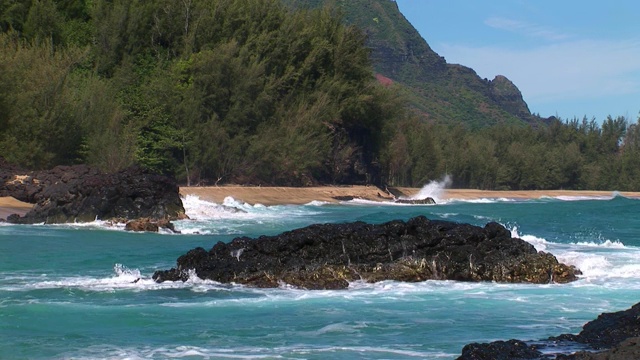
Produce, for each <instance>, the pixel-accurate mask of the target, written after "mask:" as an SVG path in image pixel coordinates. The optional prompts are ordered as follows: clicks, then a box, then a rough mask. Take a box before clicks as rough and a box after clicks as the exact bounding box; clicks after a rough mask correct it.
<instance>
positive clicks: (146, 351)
mask: <svg viewBox="0 0 640 360" xmlns="http://www.w3.org/2000/svg"><path fill="white" fill-rule="evenodd" d="M327 353H330V355H328V354H327ZM367 354H369V355H370V356H372V357H379V356H381V355H384V356H390V357H393V358H418V359H437V358H452V357H454V356H456V355H459V354H455V353H446V352H442V351H437V350H431V351H429V350H426V351H418V350H408V349H406V348H396V347H393V346H334V345H310V344H309V345H304V344H300V345H292V346H275V347H259V346H236V347H233V348H227V349H225V348H223V347H222V348H221V347H220V346H215V347H204V346H185V345H177V346H171V345H164V346H158V347H149V346H145V347H142V348H140V347H121V346H116V345H113V346H110V345H95V346H89V347H86V348H83V349H80V350H76V351H72V352H67V353H66V354H64V355H63V356H62V357H61V358H64V359H66V358H73V359H79V360H81V359H96V358H99V359H106V360H110V359H157V358H163V359H164V358H171V359H182V358H194V357H197V358H203V359H273V358H290V357H294V358H299V357H301V356H302V357H303V358H308V357H318V356H320V357H324V356H329V357H334V356H357V357H362V356H365V357H366V356H367Z"/></svg>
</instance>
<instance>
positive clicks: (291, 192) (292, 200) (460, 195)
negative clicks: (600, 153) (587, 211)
mask: <svg viewBox="0 0 640 360" xmlns="http://www.w3.org/2000/svg"><path fill="white" fill-rule="evenodd" d="M395 189H397V190H399V191H400V192H402V193H404V194H405V195H407V196H412V195H414V194H417V193H418V192H419V191H420V189H419V188H395ZM180 194H181V195H182V196H186V195H196V196H198V197H199V198H200V199H202V200H206V201H211V202H215V203H219V204H220V203H222V202H223V201H224V198H225V197H227V196H231V197H233V198H234V199H236V200H239V201H243V202H246V203H250V204H263V205H278V204H292V205H299V204H307V203H309V202H311V201H326V202H337V201H338V200H336V197H354V198H361V199H365V200H372V201H391V200H393V198H392V197H391V196H390V195H389V194H387V193H386V192H385V191H383V190H381V189H379V188H377V187H375V186H318V187H306V188H288V187H245V186H219V187H181V188H180ZM620 194H621V195H623V196H626V197H640V192H621V193H620ZM612 195H613V191H574V190H536V191H487V190H474V189H444V190H442V192H441V193H440V195H439V196H438V197H439V199H440V200H452V199H460V200H470V199H483V198H509V199H539V198H542V197H610V196H612Z"/></svg>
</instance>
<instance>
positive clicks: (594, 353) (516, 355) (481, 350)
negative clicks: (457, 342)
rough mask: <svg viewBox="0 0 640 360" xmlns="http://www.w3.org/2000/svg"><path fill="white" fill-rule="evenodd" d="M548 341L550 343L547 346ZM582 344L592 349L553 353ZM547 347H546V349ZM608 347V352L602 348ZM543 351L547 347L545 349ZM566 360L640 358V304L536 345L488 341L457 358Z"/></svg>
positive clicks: (474, 345)
mask: <svg viewBox="0 0 640 360" xmlns="http://www.w3.org/2000/svg"><path fill="white" fill-rule="evenodd" d="M545 343H547V345H545ZM575 343H578V344H582V345H585V346H587V347H588V348H590V349H591V351H579V352H577V353H574V354H570V355H565V354H553V351H554V350H553V349H554V348H557V347H558V346H560V347H562V345H563V344H564V345H566V344H568V345H571V344H575ZM545 347H546V348H547V349H545ZM603 349H606V350H605V351H602V350H603ZM541 350H548V351H544V352H542V351H541ZM540 358H545V359H553V358H556V359H565V360H626V359H640V303H638V304H635V305H633V306H632V307H631V308H630V309H627V310H623V311H618V312H614V313H603V314H600V315H599V316H598V318H597V319H595V320H593V321H590V322H588V323H586V324H585V325H584V326H583V327H582V331H581V332H580V333H579V334H577V335H573V334H563V335H560V336H557V337H551V338H549V339H547V340H544V341H543V342H539V343H538V344H537V345H528V344H526V343H524V342H522V341H519V340H509V341H494V342H491V343H488V344H477V343H474V344H469V345H466V346H465V347H464V348H463V349H462V355H461V356H460V357H459V358H458V360H477V359H540Z"/></svg>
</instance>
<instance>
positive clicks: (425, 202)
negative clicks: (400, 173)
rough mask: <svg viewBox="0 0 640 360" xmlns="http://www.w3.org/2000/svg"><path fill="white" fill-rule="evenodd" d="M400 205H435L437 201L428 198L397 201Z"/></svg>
mask: <svg viewBox="0 0 640 360" xmlns="http://www.w3.org/2000/svg"><path fill="white" fill-rule="evenodd" d="M395 202H397V203H399V204H413V205H433V204H435V203H436V201H435V200H433V198H431V197H427V198H424V199H396V201H395Z"/></svg>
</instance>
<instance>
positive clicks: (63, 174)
mask: <svg viewBox="0 0 640 360" xmlns="http://www.w3.org/2000/svg"><path fill="white" fill-rule="evenodd" d="M5 196H11V197H13V198H15V199H17V200H20V201H23V202H26V203H31V204H35V205H34V206H33V208H32V209H31V210H29V211H28V212H27V213H26V214H25V215H24V216H19V215H15V214H14V215H10V216H8V217H7V219H6V220H7V221H8V222H12V223H18V224H34V223H47V224H51V223H68V222H90V221H94V220H96V219H100V220H115V221H129V220H135V219H143V218H146V219H150V220H151V221H153V222H157V221H159V220H176V219H181V218H184V217H185V211H184V207H183V205H182V200H181V199H180V196H179V188H178V185H177V183H176V182H175V180H174V179H173V178H170V177H167V176H163V175H158V174H153V173H149V172H147V171H144V170H143V169H141V168H137V167H131V168H128V169H125V170H122V171H120V172H117V173H112V174H106V173H103V172H101V171H99V170H98V169H96V168H92V167H90V166H87V165H74V166H57V167H55V168H53V169H51V170H44V171H26V170H22V169H19V168H17V167H14V166H11V165H9V164H7V163H6V162H5V161H4V160H3V159H1V158H0V197H5Z"/></svg>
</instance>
